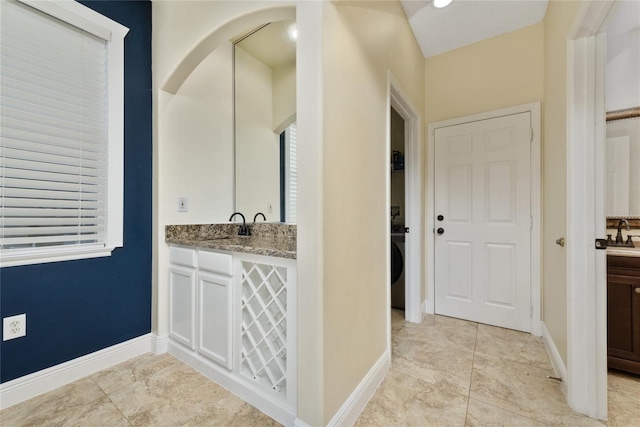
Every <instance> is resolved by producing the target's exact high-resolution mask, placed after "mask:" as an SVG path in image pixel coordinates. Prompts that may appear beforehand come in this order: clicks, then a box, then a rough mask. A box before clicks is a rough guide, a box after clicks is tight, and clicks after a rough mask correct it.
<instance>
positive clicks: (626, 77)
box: [605, 1, 640, 111]
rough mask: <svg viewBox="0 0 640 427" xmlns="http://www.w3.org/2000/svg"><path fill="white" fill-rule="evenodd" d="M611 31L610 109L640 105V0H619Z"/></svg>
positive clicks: (607, 84)
mask: <svg viewBox="0 0 640 427" xmlns="http://www.w3.org/2000/svg"><path fill="white" fill-rule="evenodd" d="M612 13H614V17H613V20H612V22H611V24H610V26H609V30H608V31H607V68H606V74H605V79H606V81H605V104H606V110H607V111H614V110H622V109H625V108H632V107H639V106H640V1H620V2H617V4H616V8H615V9H614V10H613V12H612Z"/></svg>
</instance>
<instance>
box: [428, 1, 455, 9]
mask: <svg viewBox="0 0 640 427" xmlns="http://www.w3.org/2000/svg"><path fill="white" fill-rule="evenodd" d="M451 1H452V0H433V6H434V7H436V8H438V9H442V8H443V7H447V6H449V5H450V4H451Z"/></svg>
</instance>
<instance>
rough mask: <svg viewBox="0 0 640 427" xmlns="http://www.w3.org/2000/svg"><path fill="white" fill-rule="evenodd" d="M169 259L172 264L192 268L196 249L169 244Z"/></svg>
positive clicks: (194, 264) (194, 263)
mask: <svg viewBox="0 0 640 427" xmlns="http://www.w3.org/2000/svg"><path fill="white" fill-rule="evenodd" d="M169 261H170V262H171V263H172V264H177V265H184V266H185V267H192V268H193V267H195V266H196V251H195V250H194V249H187V248H178V247H175V246H171V247H170V248H169Z"/></svg>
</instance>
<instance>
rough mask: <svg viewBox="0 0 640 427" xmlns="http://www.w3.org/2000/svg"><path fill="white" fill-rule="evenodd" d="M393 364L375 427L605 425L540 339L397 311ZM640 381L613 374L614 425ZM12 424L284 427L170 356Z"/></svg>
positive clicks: (132, 367)
mask: <svg viewBox="0 0 640 427" xmlns="http://www.w3.org/2000/svg"><path fill="white" fill-rule="evenodd" d="M392 334H393V366H392V369H391V371H390V372H389V374H388V375H387V378H386V379H385V380H384V381H383V383H382V384H381V386H380V388H379V389H378V391H377V392H376V394H375V395H374V397H373V398H372V400H371V401H370V402H369V404H368V405H367V407H366V408H365V410H364V412H363V413H362V415H361V416H360V419H359V420H358V422H357V424H356V425H357V426H358V427H365V426H366V427H369V426H385V427H390V426H545V425H564V426H591V425H594V426H601V425H604V423H601V422H598V421H596V420H592V419H589V418H586V417H583V416H581V415H578V414H576V413H574V412H573V411H571V410H570V409H569V407H568V406H567V405H566V404H565V403H564V398H563V397H562V393H561V392H560V386H559V384H558V383H557V382H556V381H555V380H552V379H549V378H548V376H552V375H553V369H552V368H551V365H550V363H549V360H548V357H547V355H546V352H545V349H544V345H543V343H542V342H541V340H539V339H537V338H534V337H532V336H530V335H527V334H522V333H519V332H514V331H509V330H505V329H500V328H495V327H491V326H486V325H478V324H476V323H472V322H466V321H463V320H457V319H451V318H447V317H441V316H427V318H426V319H425V320H424V321H423V322H422V323H421V324H420V325H415V324H411V323H406V322H404V320H403V312H400V311H396V310H394V311H392ZM639 401H640V377H634V376H627V375H623V374H620V373H611V374H610V375H609V415H610V420H609V423H608V424H609V425H610V426H624V427H633V426H638V427H640V404H639ZM0 425H2V427H10V426H82V427H88V426H189V427H195V426H243V427H244V426H266V427H271V426H278V425H279V424H278V423H277V422H275V421H274V420H272V419H271V418H269V417H268V416H266V415H265V414H263V413H261V412H260V411H258V410H257V409H255V408H253V407H252V406H250V405H249V404H247V403H245V402H243V401H242V400H240V399H239V398H237V397H235V396H234V395H233V394H231V393H229V392H227V391H226V390H224V389H223V388H222V387H220V386H218V385H217V384H215V383H213V382H212V381H210V380H208V379H207V378H206V377H204V376H203V375H201V374H199V373H198V372H197V371H195V370H193V369H191V368H190V367H188V366H186V365H184V364H183V363H181V362H180V361H178V360H176V359H175V358H173V357H172V356H170V355H168V354H164V355H160V356H154V355H151V354H147V355H143V356H140V357H137V358H135V359H132V360H130V361H127V362H125V363H122V364H120V365H117V366H115V367H113V368H111V369H107V370H104V371H101V372H98V373H97V374H95V375H92V376H90V377H87V378H83V379H81V380H79V381H76V382H74V383H72V384H69V385H67V386H64V387H61V388H59V389H56V390H54V391H51V392H49V393H46V394H43V395H41V396H38V397H35V398H33V399H31V400H28V401H26V402H23V403H21V404H18V405H15V406H12V407H10V408H8V409H5V410H3V411H2V412H0Z"/></svg>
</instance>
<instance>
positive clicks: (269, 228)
mask: <svg viewBox="0 0 640 427" xmlns="http://www.w3.org/2000/svg"><path fill="white" fill-rule="evenodd" d="M238 227H239V225H238V224H204V225H168V226H167V227H166V228H165V241H166V242H167V243H169V244H173V245H181V246H190V247H193V248H200V249H213V250H219V251H228V252H241V253H249V254H256V255H264V256H272V257H278V258H289V259H296V255H297V251H296V249H297V238H296V227H295V225H293V226H292V225H286V224H275V223H274V224H262V223H261V224H253V225H251V228H252V234H253V235H251V236H238Z"/></svg>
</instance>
